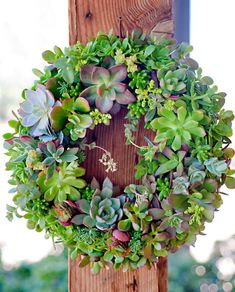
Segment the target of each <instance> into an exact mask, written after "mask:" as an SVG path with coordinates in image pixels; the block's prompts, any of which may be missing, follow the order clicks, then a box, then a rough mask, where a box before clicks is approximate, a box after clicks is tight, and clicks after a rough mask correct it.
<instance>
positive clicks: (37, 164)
mask: <svg viewBox="0 0 235 292" xmlns="http://www.w3.org/2000/svg"><path fill="white" fill-rule="evenodd" d="M191 51H192V47H191V46H189V45H187V44H185V43H181V44H175V42H174V41H173V40H171V39H164V38H154V37H147V36H146V35H145V34H143V33H142V32H140V31H134V32H133V33H131V34H129V35H127V36H126V37H125V38H124V39H120V38H119V37H117V36H115V35H113V34H112V33H109V34H108V35H106V34H103V33H99V34H98V35H97V37H96V38H94V39H93V40H91V41H90V42H88V43H87V44H86V45H83V44H81V43H79V42H78V43H77V44H76V45H74V46H70V47H68V48H65V50H64V52H63V51H62V50H61V49H60V48H58V47H57V46H55V47H54V51H49V50H48V51H45V52H44V53H43V54H42V56H43V58H44V60H45V61H47V62H48V63H49V64H48V65H47V66H46V67H45V68H44V71H43V72H41V71H40V70H38V69H33V72H34V73H35V75H36V76H37V80H36V81H35V82H34V85H33V86H32V87H31V88H30V89H25V90H23V92H22V98H23V102H22V103H21V104H20V108H19V111H18V113H17V114H16V113H14V116H15V119H14V120H11V121H9V125H10V127H12V128H13V129H14V133H13V134H12V133H6V134H5V135H4V138H5V143H4V145H5V148H6V149H7V153H6V154H7V155H8V156H9V161H8V162H7V164H6V168H7V170H11V171H12V174H11V179H10V181H9V183H10V184H11V185H13V188H12V189H11V191H10V192H11V193H14V196H13V203H14V205H12V206H10V205H8V206H7V210H8V212H7V217H8V219H9V220H12V219H13V217H14V215H15V216H17V217H20V218H25V219H27V225H28V227H29V228H30V229H35V230H36V231H42V230H45V231H46V236H47V237H52V239H53V240H54V241H56V242H62V243H64V244H65V245H66V246H68V247H69V248H70V251H71V253H70V254H71V257H72V259H76V258H77V256H78V255H81V261H80V267H83V266H85V265H87V264H90V267H91V269H92V271H93V272H94V273H97V272H99V271H100V269H101V268H103V267H109V266H113V268H114V269H118V268H119V267H120V266H121V267H122V268H123V270H124V271H126V270H129V269H130V270H134V269H137V268H139V267H141V266H144V265H146V266H147V267H149V268H151V267H153V266H155V264H156V262H157V260H158V257H159V256H166V255H167V253H168V252H169V251H170V252H175V251H176V250H178V249H179V248H180V247H181V246H182V245H184V244H187V245H191V244H194V242H195V240H196V235H197V234H202V232H203V230H204V227H205V223H206V222H211V221H212V220H213V217H214V212H215V211H217V209H218V208H219V207H220V205H221V204H222V197H221V195H223V194H224V193H223V192H221V191H220V187H221V186H222V185H223V184H225V185H226V186H227V187H228V188H234V187H235V179H234V178H233V176H232V175H233V174H234V173H235V171H234V170H231V169H230V167H229V165H230V162H231V158H232V157H233V155H234V150H233V149H232V148H229V144H230V143H231V140H230V138H229V137H231V136H232V128H231V122H232V120H233V119H234V115H233V113H232V111H230V110H224V109H223V106H224V102H225V93H223V92H218V89H217V86H215V85H213V80H212V79H211V78H210V77H208V76H203V75H202V70H201V68H200V67H199V66H198V64H197V62H196V61H195V60H193V59H191V58H189V53H190V52H191ZM121 108H126V109H127V116H126V120H125V137H126V143H127V144H132V145H133V147H136V151H137V153H138V157H139V161H138V163H137V165H136V166H135V170H136V174H135V177H136V179H141V181H142V184H141V185H136V184H130V185H128V186H126V187H125V189H124V190H119V189H118V188H117V187H115V186H113V184H112V182H111V180H110V179H109V178H108V174H107V178H105V179H104V181H103V182H98V181H97V180H96V179H95V178H93V179H92V181H88V180H87V179H86V176H85V168H84V167H83V166H82V165H83V162H84V161H85V159H86V153H87V155H89V151H88V152H87V149H88V150H91V149H96V148H99V149H100V148H101V147H100V146H99V145H96V144H95V142H93V141H92V142H91V143H88V142H87V141H88V140H87V139H86V132H87V130H88V129H91V130H92V129H94V128H95V127H96V126H97V125H98V124H104V125H105V126H108V125H109V123H110V121H111V120H112V117H113V115H118V114H119V111H120V109H121ZM141 119H144V126H145V128H146V129H148V131H151V132H154V133H155V138H154V140H153V141H151V140H150V139H148V138H147V137H144V140H143V144H144V145H137V144H136V141H135V132H136V130H137V126H138V124H139V122H140V120H141ZM101 149H102V150H103V151H104V152H103V155H102V157H101V158H100V163H102V164H103V166H104V167H105V169H106V171H107V173H109V172H114V171H118V164H117V163H116V162H115V161H114V159H113V158H112V155H111V153H110V152H109V151H108V150H109V149H103V148H101ZM85 150H86V152H85Z"/></svg>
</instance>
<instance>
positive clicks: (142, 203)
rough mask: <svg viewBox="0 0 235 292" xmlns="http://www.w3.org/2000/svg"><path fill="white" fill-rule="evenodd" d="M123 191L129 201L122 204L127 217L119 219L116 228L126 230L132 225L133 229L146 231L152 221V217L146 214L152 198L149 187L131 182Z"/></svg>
mask: <svg viewBox="0 0 235 292" xmlns="http://www.w3.org/2000/svg"><path fill="white" fill-rule="evenodd" d="M125 193H127V195H128V197H129V198H130V199H131V202H126V203H125V204H124V206H123V211H124V214H125V216H126V217H127V219H123V220H121V221H119V223H118V229H119V230H121V231H128V230H129V229H130V228H131V227H133V229H134V230H135V231H143V232H147V230H148V229H149V224H150V222H151V221H152V217H151V216H150V215H149V214H148V208H149V204H150V201H151V200H152V198H153V194H152V191H151V189H150V188H149V187H147V186H142V185H134V184H131V185H129V186H127V187H126V188H125ZM133 201H134V202H135V203H134V204H133V203H132V202H133Z"/></svg>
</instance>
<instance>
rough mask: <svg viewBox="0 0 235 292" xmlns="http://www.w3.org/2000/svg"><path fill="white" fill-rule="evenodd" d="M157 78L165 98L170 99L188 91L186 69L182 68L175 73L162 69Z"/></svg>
mask: <svg viewBox="0 0 235 292" xmlns="http://www.w3.org/2000/svg"><path fill="white" fill-rule="evenodd" d="M157 76H158V79H159V81H160V87H161V89H162V90H163V91H162V94H163V96H165V97H170V96H171V95H177V94H182V93H184V92H185V91H186V80H185V79H186V69H183V68H180V69H177V70H175V71H171V70H166V69H161V70H159V71H158V74H157Z"/></svg>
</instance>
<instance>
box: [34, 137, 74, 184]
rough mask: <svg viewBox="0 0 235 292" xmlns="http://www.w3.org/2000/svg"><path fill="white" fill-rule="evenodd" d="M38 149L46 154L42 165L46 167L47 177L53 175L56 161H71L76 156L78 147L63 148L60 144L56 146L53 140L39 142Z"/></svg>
mask: <svg viewBox="0 0 235 292" xmlns="http://www.w3.org/2000/svg"><path fill="white" fill-rule="evenodd" d="M39 149H40V150H41V152H42V153H43V154H44V155H45V156H46V158H45V159H44V160H43V161H42V165H43V166H44V167H47V179H48V178H50V177H51V176H52V175H53V172H54V171H55V168H56V163H62V162H72V161H74V160H76V159H77V158H78V157H77V156H76V154H77V152H78V148H70V149H67V150H65V149H64V147H63V146H62V145H60V146H59V147H56V143H55V142H51V141H50V142H48V143H41V144H40V145H39Z"/></svg>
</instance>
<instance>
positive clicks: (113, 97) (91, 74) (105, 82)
mask: <svg viewBox="0 0 235 292" xmlns="http://www.w3.org/2000/svg"><path fill="white" fill-rule="evenodd" d="M126 77H127V69H126V66H125V65H124V64H120V65H114V66H112V67H110V68H108V69H106V68H103V67H97V66H94V65H84V66H82V68H81V72H80V79H81V81H82V82H83V83H84V85H85V86H88V87H87V88H86V89H84V90H83V91H82V92H81V94H80V96H81V97H84V98H86V99H87V100H88V101H89V103H90V104H94V103H95V105H96V107H97V108H98V109H99V110H100V111H101V112H102V113H107V112H109V111H110V110H111V109H112V107H113V105H114V101H116V102H117V103H118V104H124V105H127V104H129V103H131V102H134V101H135V100H136V98H135V97H134V95H133V94H132V93H131V92H130V91H129V90H128V89H127V85H126V84H125V83H122V81H124V80H125V79H126Z"/></svg>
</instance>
